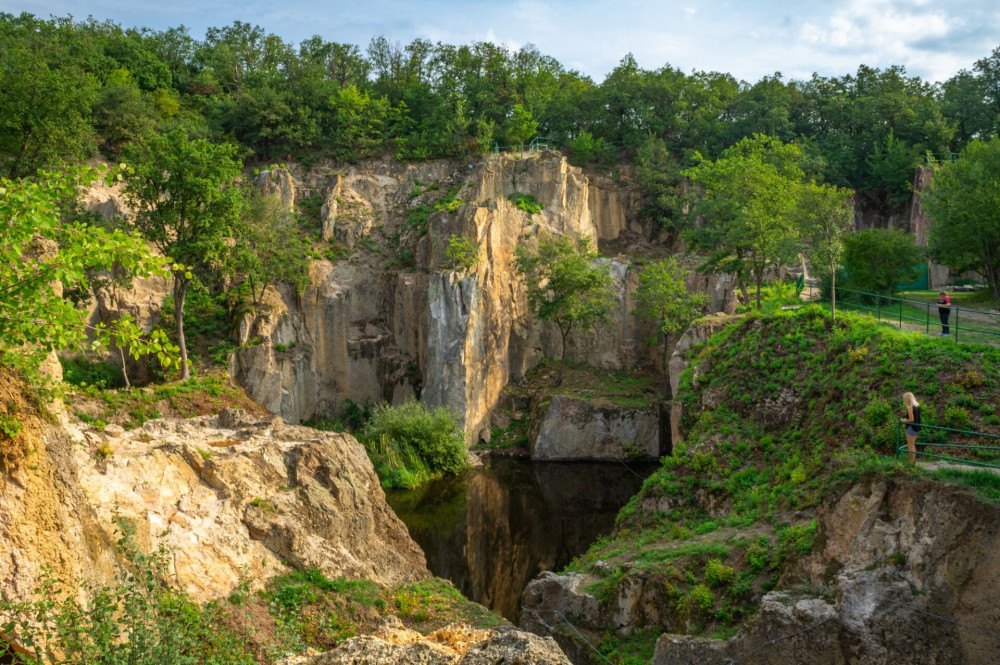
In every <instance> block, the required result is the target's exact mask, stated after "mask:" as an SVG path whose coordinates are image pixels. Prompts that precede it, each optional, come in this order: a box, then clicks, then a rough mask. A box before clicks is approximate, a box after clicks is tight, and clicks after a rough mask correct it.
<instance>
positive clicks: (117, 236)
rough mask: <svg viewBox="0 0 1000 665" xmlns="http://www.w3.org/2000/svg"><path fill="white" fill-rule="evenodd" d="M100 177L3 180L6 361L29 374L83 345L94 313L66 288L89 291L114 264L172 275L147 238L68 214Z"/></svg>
mask: <svg viewBox="0 0 1000 665" xmlns="http://www.w3.org/2000/svg"><path fill="white" fill-rule="evenodd" d="M97 176H98V174H97V172H96V171H94V170H93V169H71V170H68V171H67V172H65V173H60V174H50V173H42V174H40V176H39V177H38V178H37V179H35V180H27V179H22V180H7V179H0V225H2V228H3V232H2V233H0V257H3V260H0V364H2V365H7V366H15V367H19V368H21V369H23V370H26V371H27V373H28V374H29V375H30V374H32V373H33V371H34V370H35V369H36V368H37V367H38V365H39V364H40V363H41V361H42V360H43V359H44V358H45V357H46V356H47V355H48V353H49V352H50V351H52V350H55V349H70V350H80V349H82V348H84V347H85V345H86V344H87V338H88V335H87V332H88V331H87V326H86V321H87V311H86V310H85V309H79V308H77V307H75V306H74V304H73V302H72V301H70V300H69V299H64V298H63V297H62V292H63V290H64V289H82V290H86V289H88V288H89V276H90V275H91V274H92V273H94V272H96V271H101V270H108V269H110V268H111V267H112V266H115V267H116V269H117V270H118V271H120V272H128V273H131V274H133V275H150V274H166V273H167V272H168V269H167V267H166V265H165V264H166V263H167V262H168V261H169V260H168V259H163V258H162V257H159V258H158V257H154V256H153V255H152V253H151V252H150V250H149V247H148V246H147V245H146V244H145V243H144V242H143V241H142V239H141V238H137V237H133V236H130V235H127V234H126V233H124V232H122V231H120V230H113V231H112V230H107V229H103V228H100V227H93V226H87V225H85V224H83V223H81V222H78V221H70V222H68V223H67V222H66V221H65V220H64V219H63V218H62V216H61V215H60V210H59V205H60V202H61V201H63V200H66V199H68V198H72V197H73V196H74V195H75V193H76V190H77V187H79V186H80V185H86V184H89V183H91V182H93V181H94V180H95V179H96V178H97ZM129 339H130V336H129V335H125V336H124V337H123V340H124V341H125V342H126V343H128V342H129ZM105 341H106V340H105Z"/></svg>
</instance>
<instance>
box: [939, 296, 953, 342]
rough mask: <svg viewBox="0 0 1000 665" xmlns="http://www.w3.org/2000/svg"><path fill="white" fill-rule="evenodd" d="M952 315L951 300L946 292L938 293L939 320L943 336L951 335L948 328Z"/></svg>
mask: <svg viewBox="0 0 1000 665" xmlns="http://www.w3.org/2000/svg"><path fill="white" fill-rule="evenodd" d="M950 315H951V298H949V297H948V294H947V293H946V292H944V291H938V318H939V319H941V336H942V337H947V336H948V335H949V333H950V329H949V328H948V317H949V316H950Z"/></svg>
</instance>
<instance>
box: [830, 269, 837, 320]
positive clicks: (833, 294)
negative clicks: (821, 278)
mask: <svg viewBox="0 0 1000 665" xmlns="http://www.w3.org/2000/svg"><path fill="white" fill-rule="evenodd" d="M836 321H837V271H836V270H834V271H833V273H832V276H831V277H830V323H836Z"/></svg>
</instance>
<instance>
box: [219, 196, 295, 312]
mask: <svg viewBox="0 0 1000 665" xmlns="http://www.w3.org/2000/svg"><path fill="white" fill-rule="evenodd" d="M245 201H246V205H245V206H244V209H243V214H242V215H240V219H239V221H238V222H237V223H236V225H235V227H234V229H233V239H234V240H235V243H234V245H233V247H232V248H231V253H230V256H229V262H228V265H229V268H230V270H231V272H232V273H233V274H234V275H242V276H243V277H244V278H245V279H246V281H247V286H249V287H250V296H251V297H252V298H253V301H254V303H260V302H261V300H262V299H263V297H264V291H265V289H267V286H268V285H269V284H272V283H274V282H285V283H288V284H291V285H292V286H293V287H294V288H295V292H296V293H302V292H303V291H305V288H306V287H307V286H309V253H310V252H309V246H308V244H307V243H306V242H304V241H303V240H302V239H301V238H300V237H299V235H298V230H297V229H296V228H295V220H294V219H293V218H292V215H291V212H290V211H289V210H288V208H287V207H285V205H284V204H283V203H282V202H281V199H280V198H278V197H277V196H274V195H270V194H262V193H260V192H252V193H249V194H247V195H246V196H245Z"/></svg>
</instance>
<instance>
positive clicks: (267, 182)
mask: <svg viewBox="0 0 1000 665" xmlns="http://www.w3.org/2000/svg"><path fill="white" fill-rule="evenodd" d="M254 186H255V187H256V188H257V191H259V192H261V193H262V194H269V195H271V196H277V197H278V198H279V199H281V204H282V205H283V206H285V207H286V208H287V209H288V210H289V211H290V212H291V211H292V210H294V209H295V182H294V181H293V180H292V175H291V174H290V173H289V172H288V170H287V169H283V168H280V167H279V168H273V169H267V170H265V171H261V172H260V173H259V174H258V175H257V178H256V179H255V180H254Z"/></svg>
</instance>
